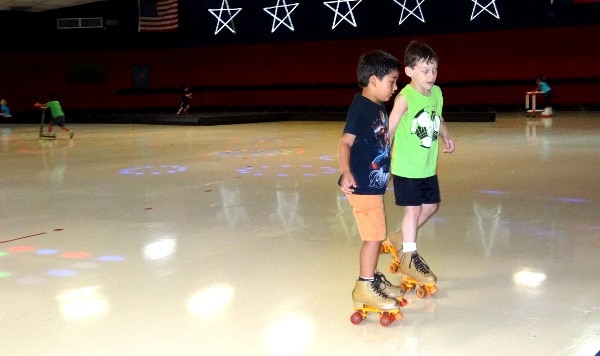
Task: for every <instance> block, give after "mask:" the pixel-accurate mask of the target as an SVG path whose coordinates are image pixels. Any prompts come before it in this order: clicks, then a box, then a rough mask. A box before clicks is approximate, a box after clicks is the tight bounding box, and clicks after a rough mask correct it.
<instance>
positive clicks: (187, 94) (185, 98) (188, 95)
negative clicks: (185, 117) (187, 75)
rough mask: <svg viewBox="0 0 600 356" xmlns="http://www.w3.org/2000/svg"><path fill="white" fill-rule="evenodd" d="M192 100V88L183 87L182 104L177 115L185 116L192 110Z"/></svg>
mask: <svg viewBox="0 0 600 356" xmlns="http://www.w3.org/2000/svg"><path fill="white" fill-rule="evenodd" d="M191 99H192V92H191V91H190V87H189V86H187V85H182V86H181V104H180V105H179V110H177V115H181V114H185V113H186V112H187V111H188V109H189V108H190V100H191Z"/></svg>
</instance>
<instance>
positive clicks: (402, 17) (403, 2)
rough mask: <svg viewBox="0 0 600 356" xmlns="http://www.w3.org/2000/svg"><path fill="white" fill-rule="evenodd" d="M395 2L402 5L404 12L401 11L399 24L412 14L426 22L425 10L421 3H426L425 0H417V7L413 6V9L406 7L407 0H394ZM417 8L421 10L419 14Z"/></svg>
mask: <svg viewBox="0 0 600 356" xmlns="http://www.w3.org/2000/svg"><path fill="white" fill-rule="evenodd" d="M394 2H395V3H396V4H398V5H400V7H402V12H401V13H400V22H398V25H402V23H403V22H404V21H406V19H407V18H409V17H410V16H414V17H416V18H417V19H419V20H421V22H423V23H425V18H424V17H423V10H421V4H422V3H424V2H425V0H416V4H415V7H413V8H412V10H411V9H409V8H408V7H406V2H407V0H394ZM417 10H419V14H417V13H416V11H417Z"/></svg>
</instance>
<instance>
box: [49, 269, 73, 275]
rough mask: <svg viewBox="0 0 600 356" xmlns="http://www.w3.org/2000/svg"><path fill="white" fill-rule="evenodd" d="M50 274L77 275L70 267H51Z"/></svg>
mask: <svg viewBox="0 0 600 356" xmlns="http://www.w3.org/2000/svg"><path fill="white" fill-rule="evenodd" d="M48 274H49V275H51V276H55V277H70V276H74V275H75V271H71V270H69V269H51V270H49V271H48Z"/></svg>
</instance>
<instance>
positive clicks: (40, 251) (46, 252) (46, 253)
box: [36, 248, 58, 255]
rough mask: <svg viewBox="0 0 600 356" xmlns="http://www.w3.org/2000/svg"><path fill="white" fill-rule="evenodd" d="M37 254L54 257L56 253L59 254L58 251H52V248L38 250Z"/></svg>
mask: <svg viewBox="0 0 600 356" xmlns="http://www.w3.org/2000/svg"><path fill="white" fill-rule="evenodd" d="M36 253H37V254H38V255H53V254H55V253H58V250H56V249H51V248H46V249H40V250H37V251H36Z"/></svg>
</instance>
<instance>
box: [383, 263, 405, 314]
mask: <svg viewBox="0 0 600 356" xmlns="http://www.w3.org/2000/svg"><path fill="white" fill-rule="evenodd" d="M375 281H376V282H377V283H379V288H380V289H381V291H382V292H383V293H385V295H387V296H388V297H390V298H393V299H396V300H397V301H398V304H400V306H401V307H403V306H405V305H406V303H407V301H406V299H404V289H402V288H400V287H398V286H395V285H393V284H392V283H391V282H390V281H388V280H387V278H385V275H384V274H383V273H381V272H379V271H377V272H375Z"/></svg>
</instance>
